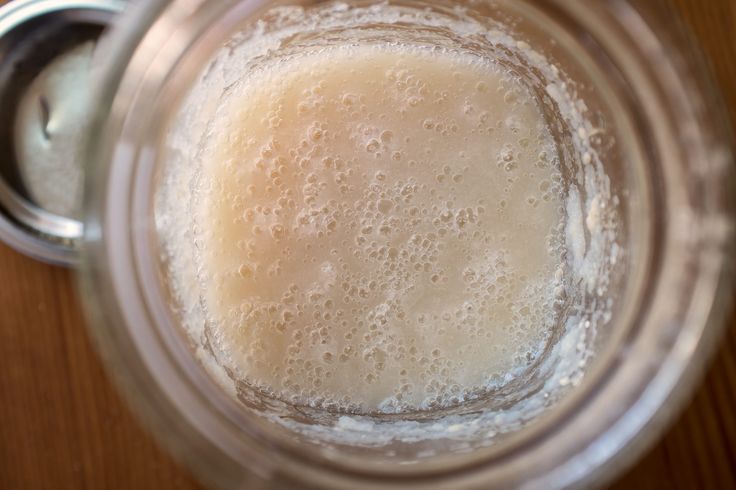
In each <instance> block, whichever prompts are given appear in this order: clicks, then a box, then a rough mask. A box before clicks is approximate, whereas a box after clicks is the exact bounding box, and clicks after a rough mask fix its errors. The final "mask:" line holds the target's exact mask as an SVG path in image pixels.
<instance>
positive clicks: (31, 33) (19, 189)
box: [0, 0, 125, 266]
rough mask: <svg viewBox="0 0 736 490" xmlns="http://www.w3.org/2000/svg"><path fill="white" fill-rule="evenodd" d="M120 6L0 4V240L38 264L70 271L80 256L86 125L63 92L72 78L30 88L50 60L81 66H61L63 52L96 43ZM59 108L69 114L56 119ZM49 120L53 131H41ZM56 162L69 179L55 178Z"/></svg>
mask: <svg viewBox="0 0 736 490" xmlns="http://www.w3.org/2000/svg"><path fill="white" fill-rule="evenodd" d="M124 5H125V2H124V1H122V0H12V1H10V2H9V3H7V4H5V5H3V6H2V7H0V112H1V113H2V114H4V117H3V118H0V162H2V164H1V165H0V240H2V241H3V242H5V243H6V244H8V245H9V246H11V247H12V248H14V249H16V250H18V251H19V252H21V253H24V254H26V255H29V256H31V257H33V258H35V259H38V260H42V261H44V262H50V263H53V264H58V265H66V266H72V265H75V264H76V263H77V261H78V259H79V245H80V241H81V238H82V235H83V225H82V222H81V220H80V217H79V215H80V210H77V209H76V208H78V207H79V206H78V205H76V199H75V196H74V194H76V193H77V191H78V190H79V189H78V188H79V187H80V185H79V184H80V182H81V180H83V179H81V178H79V177H80V175H79V174H81V173H82V162H81V156H82V155H81V148H82V145H81V144H77V145H76V146H74V145H73V144H76V143H79V142H80V141H81V138H83V134H82V133H86V129H87V128H86V127H85V126H84V123H83V122H82V121H80V122H79V124H76V121H75V120H74V118H75V117H77V116H78V115H77V114H76V113H75V111H76V112H78V111H79V110H81V109H79V108H75V106H74V104H75V101H73V100H72V101H68V100H66V97H67V96H66V92H63V90H66V89H67V88H68V86H69V84H70V83H71V84H74V83H75V80H74V79H71V80H70V79H69V76H68V75H67V80H66V81H65V82H53V81H52V82H48V81H47V82H40V83H41V84H42V85H41V88H40V89H39V88H38V87H36V88H33V87H35V86H36V85H38V83H39V82H37V80H38V79H41V78H44V77H45V78H49V77H55V76H57V75H55V74H53V72H52V74H51V75H44V73H48V72H49V70H53V69H52V68H49V67H50V66H52V65H54V64H55V63H56V64H58V63H66V65H61V67H60V68H59V70H62V71H64V70H66V71H69V70H74V69H79V67H80V66H81V65H79V63H78V62H75V61H74V60H72V61H68V62H64V61H62V58H63V57H64V55H66V54H68V53H70V52H71V51H73V50H77V51H78V50H79V49H78V48H80V47H82V46H83V45H84V44H90V45H91V44H92V43H94V42H96V41H97V39H98V38H99V37H100V35H101V34H102V32H103V31H104V30H105V29H106V28H107V27H108V26H109V25H110V24H111V22H112V20H113V19H114V18H115V16H116V15H117V14H118V13H120V12H121V11H122V9H123V7H124ZM92 49H93V48H92V47H90V49H88V50H87V51H89V52H90V53H91V51H92ZM85 54H87V52H86V51H85ZM69 56H71V55H69ZM74 56H76V57H78V55H76V54H75V55H74ZM70 63H72V64H71V65H70ZM74 63H76V64H74ZM47 68H49V70H47ZM84 75H85V77H86V76H87V75H88V74H87V73H86V72H85V73H84ZM58 79H59V78H58V77H57V78H54V79H53V80H58ZM62 80H63V79H62ZM84 82H85V83H86V82H88V77H87V78H85V79H84ZM43 83H47V84H53V83H57V84H58V85H60V87H59V88H58V89H56V92H59V93H61V94H63V95H61V96H59V95H56V96H55V98H54V97H53V96H52V97H47V96H46V95H45V94H44V93H43V90H44V86H43ZM64 84H66V87H65V86H64ZM89 88H90V87H86V86H85V87H74V89H75V90H76V91H77V92H78V94H79V96H80V97H89ZM60 91H62V92H60ZM31 92H33V93H31ZM55 99H58V100H55ZM59 101H60V102H59ZM87 103H88V101H87ZM78 105H79V104H78ZM64 110H66V111H67V112H70V114H57V113H58V112H60V111H64ZM27 114H30V116H28V115H27ZM24 118H25V119H24ZM39 121H41V122H40V123H39ZM50 121H53V123H54V124H55V126H54V132H53V133H50V132H49V131H47V126H48V125H49V123H50ZM24 125H28V126H27V127H23V126H24ZM33 131H36V132H38V133H39V135H40V136H39V137H38V142H34V141H32V140H31V139H32V138H33V137H35V136H33V134H31V133H32V132H33ZM75 131H78V132H79V135H78V136H74V132H75ZM26 133H29V134H30V136H28V137H27V138H26ZM19 134H21V136H20V137H19V136H18V135H19ZM70 137H71V140H73V141H71V143H70ZM54 138H56V139H54ZM29 141H30V143H29ZM34 144H36V145H37V146H36V147H34V146H33V145H34ZM36 150H38V151H36ZM44 153H46V154H44ZM34 160H35V163H34ZM67 160H72V161H67ZM34 165H35V167H34ZM54 165H56V166H57V167H59V166H61V168H62V170H64V169H67V170H68V172H67V174H74V175H73V179H71V180H70V179H64V178H61V177H63V176H64V175H62V174H63V172H62V174H60V173H59V172H58V171H56V170H58V169H55V168H54ZM24 166H25V167H24ZM29 167H33V168H32V171H30V173H29V171H28V168H29ZM29 175H30V178H29ZM60 175H61V177H60ZM39 183H40V184H41V185H39ZM49 193H52V194H56V196H57V200H59V198H61V199H60V200H61V201H64V202H63V203H62V205H60V206H56V207H55V206H54V205H49V203H50V202H51V203H52V202H54V201H53V200H49V199H48V196H45V194H49ZM44 197H47V198H46V199H45V198H44ZM72 203H74V206H72ZM72 208H75V211H71V209H72Z"/></svg>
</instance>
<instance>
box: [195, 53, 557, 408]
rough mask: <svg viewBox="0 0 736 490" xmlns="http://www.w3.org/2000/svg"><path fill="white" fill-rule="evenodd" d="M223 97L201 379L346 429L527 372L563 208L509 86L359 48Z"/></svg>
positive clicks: (540, 136) (471, 62)
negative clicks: (229, 381) (209, 372)
mask: <svg viewBox="0 0 736 490" xmlns="http://www.w3.org/2000/svg"><path fill="white" fill-rule="evenodd" d="M233 90H235V91H236V93H234V94H233V95H232V97H231V103H230V104H228V107H227V109H226V111H225V112H224V113H223V114H221V116H220V117H219V118H218V119H217V121H216V122H215V125H214V127H213V128H212V133H211V134H213V135H214V136H212V138H211V141H210V143H209V144H208V145H206V148H205V151H204V154H203V168H202V173H201V175H200V190H199V194H198V196H197V198H196V201H195V206H194V220H195V221H196V225H197V229H198V230H199V231H198V247H199V250H200V254H199V257H198V260H199V261H200V263H198V264H197V266H198V268H199V270H200V271H203V272H201V273H200V276H199V280H200V286H201V287H202V290H203V304H204V307H205V310H206V312H207V316H208V327H207V329H208V330H207V335H208V339H209V343H210V346H211V347H212V349H213V351H214V353H215V356H216V357H217V359H218V362H220V363H222V364H223V365H224V366H225V367H226V368H228V369H229V370H230V371H231V372H232V373H233V375H234V376H235V377H236V378H238V379H241V380H243V381H245V382H246V383H248V384H250V385H252V386H254V387H256V388H258V389H260V390H264V391H266V392H268V393H270V394H272V395H274V396H277V397H280V398H282V399H285V400H288V401H291V402H294V403H299V404H310V405H319V406H327V407H332V408H338V409H344V410H356V411H375V410H384V411H397V410H413V409H423V408H429V407H433V406H437V405H445V404H452V403H457V402H460V401H462V400H463V399H466V398H468V397H469V396H473V395H475V394H478V393H480V392H483V391H484V390H486V389H489V388H492V387H494V386H500V385H502V384H503V383H505V382H508V381H509V380H510V379H512V378H513V377H514V376H516V375H518V374H520V373H521V372H523V370H524V369H525V368H527V367H528V366H529V365H530V363H531V362H533V360H534V359H535V357H536V356H538V355H539V353H540V350H541V348H542V347H543V346H544V344H545V342H546V340H547V339H548V335H549V330H550V329H551V327H552V325H553V324H554V323H555V317H554V308H553V303H554V299H555V296H554V295H555V289H556V288H557V287H558V286H559V282H560V272H559V270H558V267H559V266H560V264H561V262H562V261H561V259H560V247H561V245H560V242H561V239H560V224H561V221H562V209H561V196H560V194H561V193H560V190H559V175H558V170H557V169H556V168H554V166H553V165H551V164H550V163H549V161H550V160H551V158H550V157H549V156H548V155H551V154H552V151H553V147H554V146H553V142H552V138H551V135H550V133H549V130H548V128H547V126H546V124H545V121H544V119H543V117H542V114H541V112H540V109H539V107H538V105H537V104H536V103H535V101H534V99H533V98H532V95H531V94H530V93H529V92H528V90H527V89H526V88H525V87H524V86H523V85H522V84H521V83H520V82H518V81H517V80H515V79H513V78H512V77H511V76H510V75H509V74H507V73H505V72H504V70H503V68H501V67H498V66H496V65H494V64H492V63H491V62H489V61H483V60H480V59H478V58H475V57H472V56H470V55H461V54H458V53H447V52H440V51H431V52H430V51H428V50H419V49H414V48H409V47H406V46H403V47H402V46H382V47H368V46H365V47H360V48H356V47H352V48H349V49H348V48H334V49H328V50H324V51H320V52H314V53H309V54H302V55H300V56H298V57H295V58H292V59H289V60H286V61H284V60H282V61H280V62H278V63H276V62H274V63H272V64H269V65H268V66H266V67H263V68H262V69H261V70H260V71H259V72H258V73H255V74H253V75H251V76H250V77H249V78H248V79H247V80H246V81H245V82H244V83H243V84H242V86H239V87H237V88H234V89H233Z"/></svg>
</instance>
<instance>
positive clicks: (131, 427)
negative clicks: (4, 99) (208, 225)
mask: <svg viewBox="0 0 736 490" xmlns="http://www.w3.org/2000/svg"><path fill="white" fill-rule="evenodd" d="M672 1H673V3H674V4H675V5H676V6H677V8H679V9H680V10H681V11H682V12H683V13H684V15H685V18H686V20H687V21H688V23H689V24H690V25H691V27H692V29H693V31H694V32H695V34H696V35H697V37H698V38H699V39H700V41H701V43H702V44H703V46H704V48H705V51H706V53H707V55H708V57H709V58H710V62H711V64H712V66H713V69H714V73H715V74H716V78H717V80H718V81H719V82H720V84H721V86H722V88H723V90H724V92H725V97H726V102H727V103H728V105H729V108H730V111H731V114H732V117H733V120H734V121H736V0H672ZM0 3H2V2H1V1H0ZM0 277H1V278H2V284H1V285H0V489H18V488H33V489H42V488H48V489H65V488H93V489H128V488H135V489H149V488H150V489H158V490H167V489H175V488H178V489H193V488H199V486H198V484H197V483H196V482H195V481H194V480H193V479H192V478H191V476H190V475H189V474H188V473H187V471H186V470H185V469H182V468H180V467H179V466H177V465H176V464H175V463H174V462H173V461H172V460H171V459H170V458H169V456H167V455H166V454H165V453H163V452H162V451H161V450H160V449H159V448H158V447H157V446H156V444H155V443H154V442H153V441H152V439H151V438H150V437H149V436H148V435H147V434H146V433H145V432H144V431H143V430H142V429H141V427H140V426H139V424H138V422H137V421H136V420H135V419H134V418H133V417H132V416H131V414H130V413H129V411H128V409H127V407H126V406H125V405H124V404H123V402H122V401H121V399H120V398H119V396H118V395H117V393H116V392H115V391H114V389H113V388H112V386H111V385H110V382H109V381H108V379H107V377H106V375H105V373H104V372H103V367H102V364H101V363H100V361H99V359H98V358H97V356H96V354H95V352H94V351H93V349H92V346H91V345H90V342H89V339H88V337H87V333H86V331H85V328H84V320H83V318H82V315H81V313H80V307H79V301H78V299H77V297H76V295H75V289H74V287H73V281H72V276H71V274H70V273H69V272H68V271H65V270H62V269H58V268H54V267H50V266H46V265H43V264H39V263H36V262H33V261H32V260H30V259H27V258H25V257H23V256H21V255H18V254H17V253H15V252H13V251H11V250H9V249H8V248H6V247H4V246H2V245H0ZM735 320H736V318H735ZM731 323H732V324H731V325H730V327H731V328H730V329H729V331H728V334H727V336H726V337H724V339H723V342H721V346H720V349H719V351H718V354H717V357H716V358H715V360H714V362H713V363H712V366H711V368H710V370H709V373H708V375H707V377H706V379H705V381H704V382H703V384H702V386H701V387H700V389H699V390H698V391H697V393H696V395H695V397H694V399H693V401H692V403H690V405H689V407H688V408H687V410H686V411H685V412H684V413H683V414H682V416H681V417H679V419H678V420H677V421H676V422H675V424H674V425H673V426H672V427H671V429H670V430H669V431H668V432H667V434H666V436H665V437H664V438H663V439H662V441H661V442H660V443H659V444H657V446H656V447H655V448H654V449H653V450H651V451H650V452H649V453H648V454H647V455H646V456H645V457H644V459H642V461H641V462H639V463H638V464H637V465H636V466H635V467H634V468H632V469H631V470H630V471H629V472H628V473H627V474H626V475H625V476H623V477H622V478H621V479H620V480H619V481H618V482H617V483H616V484H615V485H614V486H613V488H620V489H636V488H641V489H654V488H668V489H669V488H682V489H686V488H688V489H689V488H723V489H725V488H736V321H732V322H731Z"/></svg>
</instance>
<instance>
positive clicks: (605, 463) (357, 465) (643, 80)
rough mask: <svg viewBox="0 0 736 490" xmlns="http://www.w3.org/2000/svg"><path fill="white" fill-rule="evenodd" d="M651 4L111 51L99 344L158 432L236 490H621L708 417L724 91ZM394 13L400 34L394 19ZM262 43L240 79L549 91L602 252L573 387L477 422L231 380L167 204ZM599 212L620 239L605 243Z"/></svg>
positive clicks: (138, 18)
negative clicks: (205, 334) (511, 81)
mask: <svg viewBox="0 0 736 490" xmlns="http://www.w3.org/2000/svg"><path fill="white" fill-rule="evenodd" d="M639 3H640V4H642V5H639V4H637V5H634V4H633V2H628V1H624V0H607V1H604V0H601V1H593V2H567V1H550V2H533V1H526V0H523V1H511V0H508V1H505V0H496V1H491V0H488V1H482V0H468V1H439V2H435V1H433V2H424V1H420V0H396V1H390V2H373V1H369V0H365V1H354V2H347V3H342V4H339V5H338V6H335V5H334V4H331V3H329V2H321V1H306V0H305V1H291V2H289V1H283V2H281V1H279V2H276V1H274V2H270V1H265V0H251V1H240V2H214V1H204V0H186V1H185V0H177V1H173V2H163V1H160V2H146V3H145V5H136V6H134V7H133V8H132V9H131V11H130V12H128V13H127V14H126V16H125V18H124V19H122V20H121V21H120V24H119V26H118V28H117V31H116V32H115V33H113V34H112V36H111V37H110V39H108V40H107V46H106V49H107V52H108V54H109V56H108V58H109V66H108V67H107V75H106V78H105V79H104V80H103V82H102V83H101V91H100V96H99V101H100V102H99V112H98V119H97V122H98V123H97V124H96V125H95V128H96V129H95V130H94V134H93V137H92V141H93V144H92V149H91V151H90V162H94V165H92V164H91V163H90V165H89V170H90V172H91V176H90V178H89V179H88V183H87V189H86V191H87V192H86V195H87V198H86V203H85V208H86V218H85V243H86V246H85V260H84V269H83V274H82V277H83V280H82V284H83V290H84V297H85V298H88V301H87V304H88V309H89V311H90V313H91V315H92V318H93V321H92V322H90V323H91V326H92V332H93V334H94V336H95V337H96V338H97V340H98V343H99V345H100V346H101V349H102V352H103V354H104V357H105V358H106V360H107V361H108V363H109V366H110V368H111V370H112V372H113V373H114V374H115V375H116V376H117V378H118V379H119V381H120V383H121V386H122V387H123V388H124V390H125V391H126V393H127V394H128V396H129V399H130V401H131V403H133V405H134V406H135V407H136V408H137V409H138V410H139V411H140V413H141V415H142V418H143V420H144V422H146V423H147V424H148V425H149V427H150V428H151V430H152V431H153V432H154V433H155V434H156V435H157V436H158V437H159V439H160V440H161V441H162V442H163V443H164V444H165V445H166V446H167V447H168V448H169V449H170V450H171V451H172V452H173V453H174V454H176V455H177V456H178V457H179V458H181V460H182V461H184V462H185V464H186V465H187V467H190V468H192V469H193V470H194V471H195V472H196V474H198V475H199V476H200V477H201V478H202V479H203V480H204V481H205V482H207V483H210V484H213V485H216V486H222V487H235V486H243V487H245V486H247V487H248V488H376V487H381V486H388V487H402V488H403V487H406V488H409V487H416V488H468V489H470V488H489V487H493V488H506V487H524V488H560V487H567V486H583V485H586V484H592V483H597V484H600V483H602V482H604V481H606V480H607V479H609V478H611V477H612V476H613V475H614V474H616V472H618V471H620V469H621V468H623V467H625V466H626V465H628V464H630V463H631V462H632V461H633V460H634V458H635V457H636V456H637V455H639V454H640V453H641V452H642V451H643V450H644V449H645V448H646V447H647V446H648V445H650V444H651V443H652V442H653V441H654V440H655V439H656V437H657V436H658V435H659V434H660V432H661V430H662V427H663V425H664V424H666V423H667V421H668V420H670V418H671V417H672V415H673V414H674V413H676V411H677V410H678V409H679V408H680V407H681V406H682V404H683V403H684V400H685V399H686V398H687V396H688V395H689V394H690V393H691V391H692V387H693V384H694V382H695V381H696V380H697V379H698V374H699V373H700V372H701V370H702V368H703V366H704V364H705V362H706V360H707V358H708V355H709V353H710V352H711V351H712V348H713V344H714V341H715V340H716V339H717V337H718V334H719V332H720V326H721V325H722V323H723V322H722V319H723V316H724V314H725V312H726V310H727V307H728V306H729V304H728V303H729V298H730V294H731V284H730V282H731V275H732V271H731V260H730V258H731V244H732V242H731V233H732V226H733V202H732V196H733V191H734V189H733V182H734V181H733V168H732V165H733V161H732V155H731V152H730V147H729V141H728V130H727V123H726V122H725V121H726V120H725V116H724V114H723V113H722V104H721V103H720V101H719V100H718V98H717V96H716V95H715V94H716V91H715V90H713V88H712V86H711V85H709V84H708V80H707V77H706V76H705V72H706V70H705V69H704V68H703V66H702V64H701V63H700V62H699V60H698V58H697V54H696V53H693V52H692V51H690V50H689V48H688V47H687V46H688V44H687V43H686V41H685V39H684V37H683V36H682V35H681V33H679V31H676V29H674V28H673V27H672V25H668V24H667V23H666V22H665V21H666V19H664V18H663V17H662V15H661V10H657V8H656V7H657V6H656V5H655V4H654V3H653V2H647V3H646V5H643V4H644V2H639ZM372 5H376V6H378V7H376V8H374V7H372ZM277 6H278V7H281V8H282V9H281V10H274V9H275V8H276V7H277ZM286 7H289V8H286ZM386 9H395V10H394V11H393V12H394V13H395V14H396V15H393V17H392V16H388V17H380V16H381V15H384V13H385V11H386ZM402 9H403V10H402ZM407 12H409V14H407ZM417 12H419V13H417ZM377 15H378V16H379V17H377ZM305 19H306V21H305ZM280 33H285V34H284V35H283V36H281V34H280ZM269 36H272V37H270V38H269ZM264 39H266V40H267V41H269V40H270V41H269V42H263V43H261V44H262V46H260V47H258V48H257V49H255V48H254V50H253V52H252V53H251V54H250V55H248V56H250V58H248V57H246V58H242V59H238V60H237V61H238V62H239V63H241V65H239V66H241V67H245V68H242V69H248V67H252V66H253V63H258V62H259V61H262V60H263V59H264V58H268V57H277V58H278V57H287V56H289V55H290V54H293V53H298V52H299V51H300V50H304V49H310V48H314V47H320V46H323V45H325V44H329V43H333V44H334V43H337V44H339V43H371V42H382V41H385V40H387V39H390V40H392V41H397V40H399V41H401V42H407V43H413V44H416V45H421V46H429V47H432V46H437V45H444V46H449V47H451V48H453V49H462V50H467V51H471V52H475V53H480V55H483V54H484V53H485V54H488V53H490V54H491V55H492V56H494V57H495V59H500V60H503V61H502V63H505V65H504V66H506V67H507V68H508V69H509V70H515V71H516V72H518V74H519V76H520V77H521V78H522V79H524V80H526V81H527V82H528V84H529V86H530V89H531V90H532V91H533V92H535V93H536V94H537V95H538V97H539V100H540V104H542V106H543V107H544V110H545V114H546V116H547V117H548V119H549V121H551V126H552V127H554V128H556V134H555V135H554V136H555V138H556V141H557V143H558V146H559V148H558V150H559V155H557V156H556V158H558V159H559V164H560V165H561V167H562V168H563V173H564V174H565V180H566V181H567V183H568V185H567V186H566V189H565V192H566V193H567V194H570V193H572V192H573V191H572V189H573V188H574V189H575V190H576V191H577V192H578V193H579V195H578V197H577V201H576V202H577V203H578V204H577V206H578V209H579V210H581V212H582V215H583V216H582V218H577V219H578V221H579V222H580V226H581V228H580V229H581V230H582V233H583V235H584V236H585V239H584V241H585V247H586V250H587V251H588V252H589V251H590V250H592V249H594V248H597V249H598V251H599V252H600V254H602V257H604V259H605V260H604V262H605V264H603V265H602V266H601V267H604V268H605V271H606V274H605V280H600V281H597V282H595V283H593V284H592V285H590V287H583V286H580V287H579V289H580V291H579V294H578V295H577V296H576V297H575V298H574V299H571V300H570V301H568V302H567V303H566V304H565V306H564V307H563V310H562V313H561V320H560V321H559V322H558V323H559V324H558V325H557V327H556V330H557V331H556V332H555V334H554V335H553V338H552V341H551V342H550V345H549V349H547V350H546V351H545V356H546V357H548V358H550V359H553V360H554V362H553V363H552V364H551V367H549V368H545V366H546V364H544V363H543V362H542V363H540V364H537V365H535V369H533V370H532V371H530V372H529V373H528V375H527V376H524V377H522V378H521V381H520V382H518V383H516V384H513V385H511V386H509V387H507V389H506V390H505V391H504V390H500V391H499V392H496V393H492V394H490V396H487V397H481V398H480V399H478V400H475V401H473V402H472V403H469V404H467V405H465V404H463V405H460V406H456V407H452V408H448V409H437V410H429V411H426V412H421V413H405V414H402V413H398V414H372V415H366V416H358V415H355V414H350V413H341V412H339V411H334V410H333V411H330V410H327V409H324V410H323V409H318V408H310V407H298V406H292V405H290V404H288V403H284V402H281V401H279V400H276V399H269V398H267V397H263V396H261V395H259V394H258V393H256V392H254V391H252V390H249V389H248V387H247V386H246V387H244V386H241V385H235V386H233V385H232V383H231V382H230V381H229V380H228V379H227V377H228V375H227V373H223V372H222V370H220V369H218V367H217V366H212V365H211V363H210V362H209V361H208V358H207V355H206V354H207V353H206V352H204V351H206V350H207V346H206V345H202V344H200V343H198V340H197V339H196V338H192V336H191V335H188V334H187V330H186V328H185V326H184V325H183V323H185V322H186V321H187V320H185V319H183V318H182V310H183V309H186V308H187V307H188V306H191V305H187V304H183V305H182V301H184V300H182V298H181V297H177V295H176V294H175V292H173V291H172V288H171V284H170V277H169V276H170V274H169V272H168V270H167V263H166V260H167V259H166V254H165V253H164V251H163V250H162V248H163V245H162V243H161V238H160V230H159V228H158V227H157V204H156V196H157V195H159V193H160V192H162V191H161V185H162V181H163V180H164V179H165V177H166V172H167V165H169V164H170V161H171V158H172V157H171V155H172V154H173V153H176V151H180V148H178V147H177V146H176V145H177V143H175V141H174V140H175V139H176V135H177V134H178V133H177V131H179V129H177V128H180V127H181V126H182V125H184V126H186V127H185V128H184V129H185V131H190V132H192V131H193V132H195V133H196V134H197V135H199V136H201V135H202V134H204V133H206V122H207V121H209V120H210V119H211V118H212V117H215V116H214V114H215V110H214V109H213V103H212V100H210V99H208V98H207V97H208V96H205V97H204V98H203V99H194V102H192V100H193V99H192V96H191V94H192V93H194V92H196V91H197V90H198V88H197V87H200V88H201V87H202V86H204V85H203V82H202V80H203V79H204V78H206V77H207V76H208V74H211V73H212V72H217V73H220V74H221V76H222V77H223V78H222V80H221V84H220V85H219V86H218V85H217V84H213V85H211V86H208V87H206V88H207V90H205V92H204V93H209V94H210V95H211V96H212V97H214V100H215V103H214V106H217V101H218V100H219V99H218V98H219V97H221V95H222V93H223V92H224V91H225V90H226V86H227V82H232V81H233V80H236V79H237V77H238V76H240V75H239V74H238V73H237V70H235V72H233V71H232V70H231V71H228V67H232V66H235V65H234V63H235V61H233V58H232V57H237V56H240V55H239V54H238V53H239V47H240V46H243V45H249V43H257V42H258V41H262V40H264ZM271 41H272V42H271ZM229 57H230V58H229ZM218 70H220V71H218ZM233 73H234V74H233ZM218 76H220V75H218ZM229 76H230V77H235V78H233V79H228V77H229ZM192 108H193V109H192ZM187 111H189V112H187ZM192 114H194V115H196V117H195V118H194V122H192V120H191V116H192ZM190 134H194V133H190ZM185 139H186V138H185ZM195 146H196V145H195ZM194 150H196V148H194ZM194 150H193V151H194ZM185 156H186V155H185ZM193 162H194V163H192V165H196V161H194V160H193ZM603 176H605V179H601V180H600V181H599V182H597V184H596V185H597V187H596V186H594V187H590V186H589V185H588V184H591V181H592V180H595V179H598V178H599V177H603ZM596 193H602V195H603V197H604V198H605V202H606V205H605V206H604V205H602V204H601V199H598V200H596V195H597V194H596ZM594 194H596V195H594ZM185 199H186V196H185ZM596 206H598V207H596ZM598 208H600V209H598ZM596 210H597V211H596ZM567 212H568V217H567V219H568V221H572V220H573V219H574V218H573V216H571V214H575V213H572V212H571V209H570V208H568V209H567ZM595 212H600V213H604V212H609V213H610V215H607V216H609V217H610V218H611V219H610V220H608V221H606V224H605V232H606V233H604V234H603V235H601V236H602V238H600V239H597V238H595V237H594V236H593V233H594V231H595V230H593V228H594V227H595V226H596V223H597V219H598V218H597V217H596V216H598V215H597V214H595ZM586 256H587V255H586ZM568 260H573V259H572V258H568ZM579 272H580V271H579ZM581 274H583V275H582V276H580V277H578V279H581V280H585V276H584V274H585V273H584V271H583V272H581ZM203 352H204V355H203ZM555 356H556V357H555ZM543 360H544V359H543ZM572 361H574V364H575V365H574V366H570V365H569V364H571V363H572ZM560 366H562V367H560ZM559 369H563V371H562V374H560V371H559ZM565 369H567V370H565ZM228 387H229V388H228Z"/></svg>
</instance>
